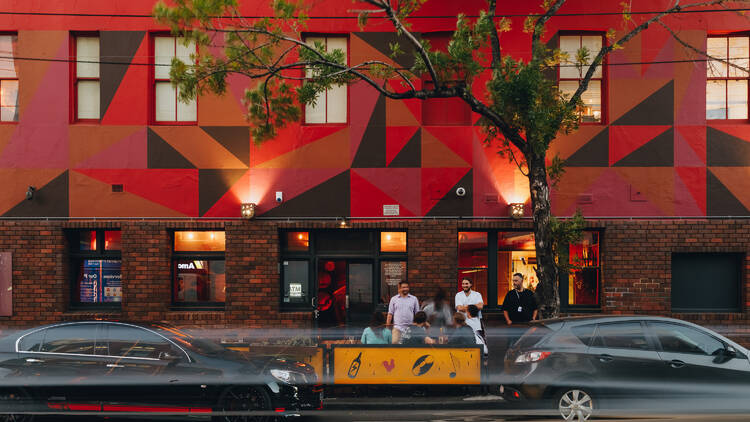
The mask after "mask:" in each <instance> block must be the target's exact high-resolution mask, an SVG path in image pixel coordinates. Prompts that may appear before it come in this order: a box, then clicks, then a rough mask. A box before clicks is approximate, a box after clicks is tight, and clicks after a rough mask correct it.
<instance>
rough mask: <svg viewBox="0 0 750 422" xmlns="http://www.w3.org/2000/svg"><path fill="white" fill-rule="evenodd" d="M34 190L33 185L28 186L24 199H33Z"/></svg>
mask: <svg viewBox="0 0 750 422" xmlns="http://www.w3.org/2000/svg"><path fill="white" fill-rule="evenodd" d="M34 192H36V188H35V187H33V186H29V188H28V189H26V199H27V200H29V201H31V200H32V199H34Z"/></svg>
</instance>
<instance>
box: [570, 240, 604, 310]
mask: <svg viewBox="0 0 750 422" xmlns="http://www.w3.org/2000/svg"><path fill="white" fill-rule="evenodd" d="M568 261H569V264H570V270H569V271H568V305H587V306H598V305H599V268H600V266H599V233H598V232H584V234H583V238H582V239H581V241H580V242H578V243H576V244H571V245H570V248H569V260H568Z"/></svg>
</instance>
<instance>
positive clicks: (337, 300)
mask: <svg viewBox="0 0 750 422" xmlns="http://www.w3.org/2000/svg"><path fill="white" fill-rule="evenodd" d="M346 264H347V262H346V260H343V259H323V258H320V259H318V268H317V270H318V292H317V298H318V300H317V301H316V302H317V311H318V318H317V319H318V321H317V322H318V327H321V328H328V327H340V326H344V325H346V279H347V277H346V276H347V273H346Z"/></svg>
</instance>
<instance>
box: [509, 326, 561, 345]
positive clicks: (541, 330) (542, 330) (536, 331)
mask: <svg viewBox="0 0 750 422" xmlns="http://www.w3.org/2000/svg"><path fill="white" fill-rule="evenodd" d="M551 332H552V330H550V329H549V328H547V327H545V326H543V325H535V326H533V327H531V328H529V329H528V330H526V332H525V333H523V335H522V336H521V338H519V339H518V341H517V342H516V344H514V345H513V347H514V348H517V349H526V348H529V347H534V346H535V345H536V344H537V343H539V342H540V341H541V340H542V339H543V338H544V337H545V336H547V335H548V334H549V333H551Z"/></svg>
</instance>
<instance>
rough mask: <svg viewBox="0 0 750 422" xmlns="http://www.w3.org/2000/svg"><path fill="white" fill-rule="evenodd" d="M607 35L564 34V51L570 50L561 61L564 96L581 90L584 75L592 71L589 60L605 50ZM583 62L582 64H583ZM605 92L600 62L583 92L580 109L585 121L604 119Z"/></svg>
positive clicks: (561, 37) (593, 121)
mask: <svg viewBox="0 0 750 422" xmlns="http://www.w3.org/2000/svg"><path fill="white" fill-rule="evenodd" d="M603 42H604V36H603V35H601V34H591V35H561V36H560V51H561V52H562V53H566V54H567V57H566V58H564V59H563V60H562V61H561V62H560V73H559V81H558V83H559V85H558V86H559V87H560V91H561V92H562V93H563V95H564V96H566V97H568V98H570V97H572V96H573V94H574V93H575V92H576V91H577V90H578V85H580V83H581V79H583V78H584V77H585V76H586V72H588V65H587V63H591V61H593V59H594V57H596V55H597V54H598V53H599V50H601V48H602V45H603ZM584 47H585V48H586V50H587V51H588V57H587V58H586V59H585V60H579V59H583V57H579V52H583V51H584V50H583V49H584ZM581 63H583V65H582V66H579V64H581ZM603 92H604V77H603V72H602V67H601V66H598V67H597V68H596V70H595V71H594V75H593V76H592V77H591V80H590V81H589V85H588V88H587V89H586V91H585V92H584V93H583V94H582V95H581V100H582V101H583V105H582V107H581V108H580V109H579V110H578V114H579V116H580V119H581V122H582V123H601V122H602V116H603V108H602V98H603V97H602V93H603Z"/></svg>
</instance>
